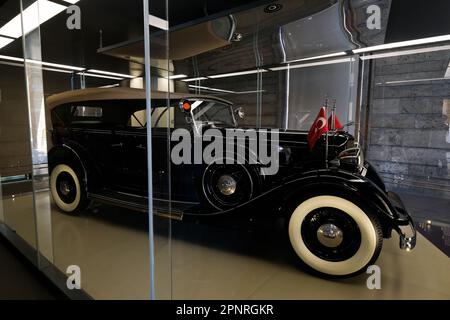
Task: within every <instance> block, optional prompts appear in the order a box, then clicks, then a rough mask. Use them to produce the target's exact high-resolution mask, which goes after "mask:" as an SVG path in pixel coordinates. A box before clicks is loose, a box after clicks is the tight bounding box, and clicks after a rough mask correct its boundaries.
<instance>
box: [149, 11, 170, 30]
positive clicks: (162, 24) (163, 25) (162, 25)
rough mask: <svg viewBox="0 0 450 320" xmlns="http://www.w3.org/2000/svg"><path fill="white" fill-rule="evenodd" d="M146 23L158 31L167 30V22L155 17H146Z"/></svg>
mask: <svg viewBox="0 0 450 320" xmlns="http://www.w3.org/2000/svg"><path fill="white" fill-rule="evenodd" d="M148 21H149V24H150V25H151V26H153V27H156V28H158V29H162V30H169V22H168V21H167V20H164V19H161V18H158V17H157V16H154V15H151V14H149V15H148Z"/></svg>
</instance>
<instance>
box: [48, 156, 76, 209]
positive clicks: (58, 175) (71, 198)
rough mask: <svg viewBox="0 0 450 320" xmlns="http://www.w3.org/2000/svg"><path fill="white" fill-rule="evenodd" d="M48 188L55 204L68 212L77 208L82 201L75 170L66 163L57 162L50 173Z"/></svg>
mask: <svg viewBox="0 0 450 320" xmlns="http://www.w3.org/2000/svg"><path fill="white" fill-rule="evenodd" d="M50 190H51V193H52V197H53V201H54V202H55V204H56V206H57V207H58V208H59V209H61V210H63V211H65V212H68V213H72V212H75V211H76V210H78V209H79V207H80V204H81V202H82V194H81V192H82V191H81V183H80V179H79V178H78V176H77V174H76V172H75V171H74V170H73V169H72V168H71V167H69V166H68V165H66V164H58V165H57V166H56V167H54V168H53V170H52V172H51V175H50Z"/></svg>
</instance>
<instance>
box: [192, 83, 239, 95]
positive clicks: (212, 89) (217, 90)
mask: <svg viewBox="0 0 450 320" xmlns="http://www.w3.org/2000/svg"><path fill="white" fill-rule="evenodd" d="M189 88H195V89H203V90H209V91H215V92H223V93H235V91H230V90H223V89H217V88H210V87H204V86H194V85H192V84H190V85H189Z"/></svg>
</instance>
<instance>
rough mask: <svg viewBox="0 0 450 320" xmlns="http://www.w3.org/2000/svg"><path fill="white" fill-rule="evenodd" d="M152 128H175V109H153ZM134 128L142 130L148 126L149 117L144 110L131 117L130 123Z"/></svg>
mask: <svg viewBox="0 0 450 320" xmlns="http://www.w3.org/2000/svg"><path fill="white" fill-rule="evenodd" d="M151 116H152V128H173V127H174V108H173V107H156V108H152V113H151ZM128 123H129V125H130V126H131V127H132V128H141V127H145V126H146V125H147V115H146V112H145V109H144V110H138V111H136V112H135V113H133V114H132V115H131V118H130V121H129V122H128Z"/></svg>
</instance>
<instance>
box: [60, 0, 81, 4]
mask: <svg viewBox="0 0 450 320" xmlns="http://www.w3.org/2000/svg"><path fill="white" fill-rule="evenodd" d="M63 1H64V2H68V3H70V4H75V3H77V2H78V1H80V0H63Z"/></svg>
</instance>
